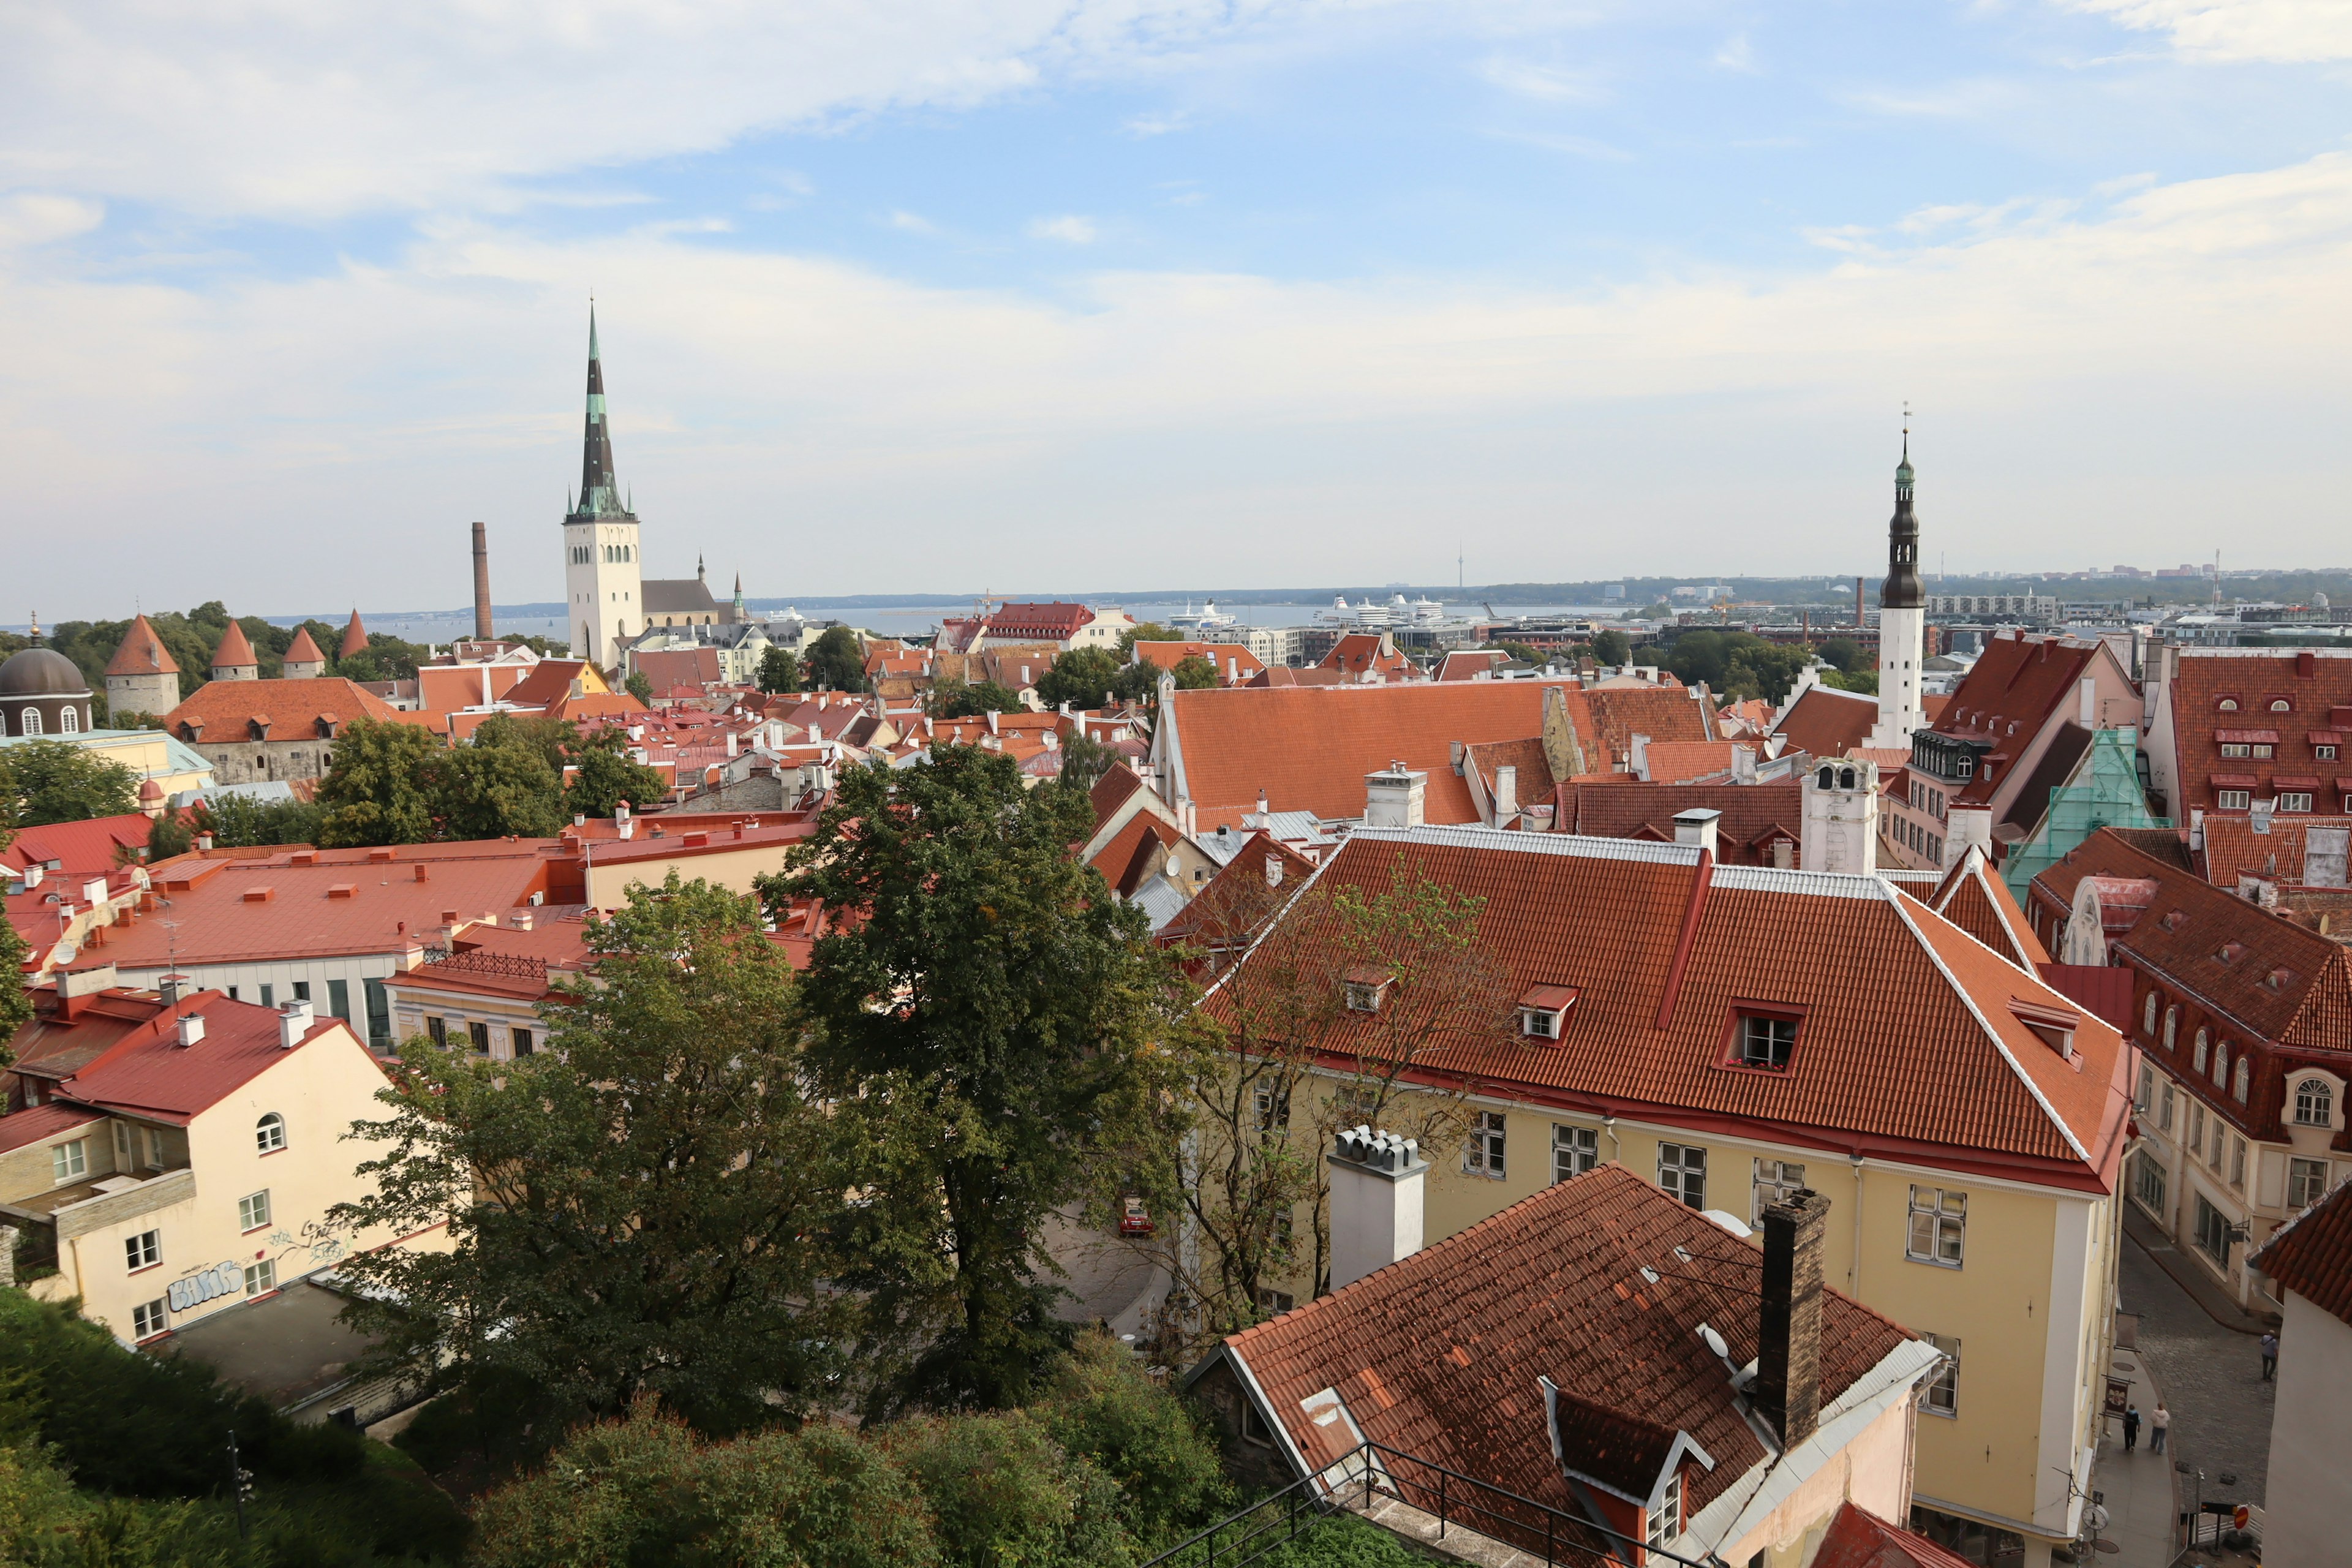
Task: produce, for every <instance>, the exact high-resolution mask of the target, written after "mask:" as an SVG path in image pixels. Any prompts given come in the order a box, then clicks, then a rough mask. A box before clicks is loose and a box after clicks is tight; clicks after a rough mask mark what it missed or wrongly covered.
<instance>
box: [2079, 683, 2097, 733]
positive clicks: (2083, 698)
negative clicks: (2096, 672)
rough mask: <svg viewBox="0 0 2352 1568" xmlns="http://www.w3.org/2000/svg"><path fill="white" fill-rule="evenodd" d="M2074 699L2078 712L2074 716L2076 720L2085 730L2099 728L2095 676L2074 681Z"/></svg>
mask: <svg viewBox="0 0 2352 1568" xmlns="http://www.w3.org/2000/svg"><path fill="white" fill-rule="evenodd" d="M2074 698H2075V701H2076V703H2077V705H2078V710H2077V712H2076V714H2075V718H2076V720H2077V721H2079V722H2080V723H2081V724H2082V726H2083V728H2084V729H2085V730H2095V729H2097V728H2098V727H2099V682H2098V678H2097V677H2095V676H2090V675H2086V676H2084V677H2083V679H2080V680H2078V681H2076V682H2075V683H2074Z"/></svg>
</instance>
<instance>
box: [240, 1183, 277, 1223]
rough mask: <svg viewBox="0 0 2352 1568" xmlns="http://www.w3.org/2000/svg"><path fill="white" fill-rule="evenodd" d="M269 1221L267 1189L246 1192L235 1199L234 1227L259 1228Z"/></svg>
mask: <svg viewBox="0 0 2352 1568" xmlns="http://www.w3.org/2000/svg"><path fill="white" fill-rule="evenodd" d="M268 1223H269V1189H268V1188H267V1187H264V1188H263V1189H262V1190H261V1191H259V1192H257V1193H248V1194H247V1195H245V1196H244V1197H241V1198H239V1199H237V1200H236V1227H237V1229H239V1230H259V1229H260V1228H261V1227H262V1226H265V1225H268Z"/></svg>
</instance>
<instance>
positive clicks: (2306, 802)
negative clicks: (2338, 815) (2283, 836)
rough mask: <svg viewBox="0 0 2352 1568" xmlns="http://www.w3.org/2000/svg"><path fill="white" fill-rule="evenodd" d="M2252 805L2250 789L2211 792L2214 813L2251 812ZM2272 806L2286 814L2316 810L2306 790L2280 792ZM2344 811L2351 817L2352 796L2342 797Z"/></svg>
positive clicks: (2252, 794) (2252, 795) (2252, 793)
mask: <svg viewBox="0 0 2352 1568" xmlns="http://www.w3.org/2000/svg"><path fill="white" fill-rule="evenodd" d="M2329 750H2330V751H2333V750H2334V748H2333V747H2330V748H2329ZM2253 805H2254V792H2253V791H2252V790H2250V789H2217V790H2215V791H2214V792H2213V809H2214V810H2216V811H2251V810H2252V809H2253ZM2272 805H2273V810H2276V811H2279V812H2282V813H2288V814H2292V813H2295V812H2308V811H2313V810H2315V809H2316V807H2315V805H2314V804H2313V796H2312V792H2311V791H2309V790H2307V789H2286V790H2281V791H2279V794H2278V798H2277V800H2275V801H2274V802H2273V803H2272ZM2344 810H2345V813H2346V814H2347V816H2352V795H2346V796H2345V797H2344Z"/></svg>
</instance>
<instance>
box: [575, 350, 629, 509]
mask: <svg viewBox="0 0 2352 1568" xmlns="http://www.w3.org/2000/svg"><path fill="white" fill-rule="evenodd" d="M571 515H572V516H573V517H575V518H599V517H609V518H625V517H626V516H628V510H627V508H625V506H624V505H623V504H622V502H621V490H620V487H619V486H618V485H617V484H616V483H614V479H613V433H612V429H611V426H608V425H607V424H606V423H605V419H604V353H602V351H601V350H600V349H599V348H598V347H597V342H596V307H595V306H594V305H593V303H592V304H591V305H590V306H589V307H588V427H587V432H586V434H585V436H584V437H583V438H582V442H581V451H580V504H579V506H578V507H577V508H576V509H575V510H573V511H572V514H571Z"/></svg>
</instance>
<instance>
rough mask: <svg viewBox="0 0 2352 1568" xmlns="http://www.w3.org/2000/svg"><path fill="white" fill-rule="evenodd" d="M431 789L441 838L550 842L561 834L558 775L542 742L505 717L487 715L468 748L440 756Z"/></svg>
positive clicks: (559, 776)
mask: <svg viewBox="0 0 2352 1568" xmlns="http://www.w3.org/2000/svg"><path fill="white" fill-rule="evenodd" d="M431 784H432V793H433V797H434V816H435V818H436V821H437V823H438V825H439V830H440V833H441V836H442V837H446V838H502V837H506V836H507V835H508V834H517V835H520V836H521V837H525V838H551V837H554V836H555V835H556V834H557V833H559V832H561V831H562V827H563V778H562V774H560V773H557V772H556V770H555V768H554V766H553V765H552V764H551V763H550V762H549V760H548V755H547V748H546V744H545V740H544V738H543V737H542V736H541V735H540V734H539V733H536V732H534V731H530V730H527V729H525V728H524V727H523V725H522V724H521V723H520V721H517V720H515V719H514V718H513V717H512V716H510V715H509V714H505V713H499V714H494V715H492V716H491V717H490V718H488V719H487V720H485V721H483V722H482V724H481V726H480V727H479V728H478V729H477V730H476V731H474V735H473V739H472V740H471V741H469V742H467V744H465V745H462V746H458V747H455V748H453V749H452V750H450V751H448V752H445V753H444V754H443V755H442V756H441V757H440V759H439V760H438V762H437V764H436V767H435V769H434V771H433V775H432V779H431Z"/></svg>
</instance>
